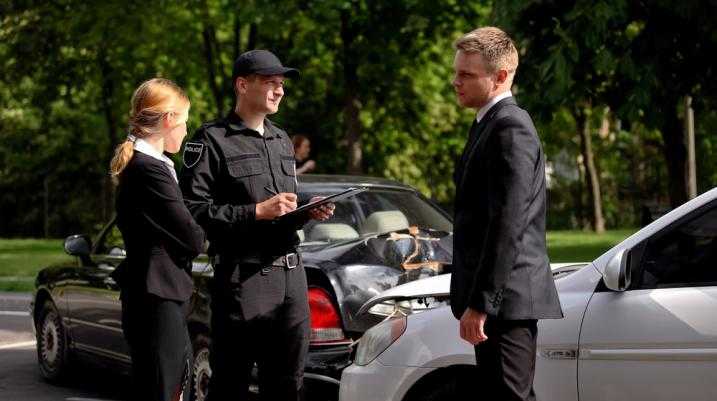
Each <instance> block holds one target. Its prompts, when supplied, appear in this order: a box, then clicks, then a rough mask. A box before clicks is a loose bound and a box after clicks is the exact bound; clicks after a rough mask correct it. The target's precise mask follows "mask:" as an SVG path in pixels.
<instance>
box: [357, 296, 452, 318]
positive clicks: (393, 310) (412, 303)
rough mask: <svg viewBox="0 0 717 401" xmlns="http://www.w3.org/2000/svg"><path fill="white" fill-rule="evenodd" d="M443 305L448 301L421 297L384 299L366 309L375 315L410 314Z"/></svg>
mask: <svg viewBox="0 0 717 401" xmlns="http://www.w3.org/2000/svg"><path fill="white" fill-rule="evenodd" d="M445 305H448V303H447V302H445V301H442V300H439V299H436V298H434V297H422V298H416V299H410V300H404V301H398V302H396V301H395V300H386V301H383V302H381V303H378V304H376V305H374V306H372V307H371V309H369V310H368V313H370V314H372V315H377V316H392V315H395V314H397V313H398V314H402V315H412V314H414V313H419V312H425V311H427V310H431V309H435V308H438V307H440V306H445Z"/></svg>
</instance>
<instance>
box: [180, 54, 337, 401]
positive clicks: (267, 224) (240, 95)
mask: <svg viewBox="0 0 717 401" xmlns="http://www.w3.org/2000/svg"><path fill="white" fill-rule="evenodd" d="M298 73H299V72H298V71H297V70H296V69H294V68H287V67H284V66H283V65H282V64H281V62H280V61H279V59H278V58H277V57H276V56H275V55H274V54H272V53H271V52H269V51H266V50H252V51H249V52H246V53H243V54H242V55H240V56H239V57H238V58H237V59H236V61H235V63H234V71H233V74H232V82H233V86H234V91H235V93H236V106H235V108H234V110H233V111H232V112H231V113H230V114H229V115H228V116H226V117H225V118H220V119H218V120H214V121H211V122H208V123H205V124H203V125H202V126H201V128H199V129H198V130H197V132H196V134H195V135H194V137H193V139H192V141H190V142H187V144H186V145H185V148H184V153H183V158H184V168H183V169H182V173H181V179H180V185H181V187H182V192H183V193H184V199H185V202H186V204H187V206H188V208H189V210H190V211H191V212H192V214H193V216H194V218H195V219H196V220H197V222H198V223H199V224H200V225H201V226H202V227H204V228H205V230H206V231H207V234H208V237H209V240H210V244H211V245H210V249H209V254H210V256H213V257H214V266H215V271H214V279H213V281H212V284H211V296H212V304H211V305H212V352H211V360H210V364H211V368H212V378H211V381H210V383H209V394H208V399H209V400H211V401H220V400H228V399H231V400H236V399H247V398H248V395H249V394H248V391H249V380H250V374H251V370H252V367H253V365H254V363H255V362H256V364H257V366H258V372H259V393H260V396H261V399H263V400H272V401H278V400H298V399H301V397H302V387H303V373H304V359H305V357H306V353H307V352H308V346H309V338H308V337H309V306H308V301H307V291H308V290H307V285H306V274H305V272H304V268H303V265H302V263H301V257H300V255H299V254H298V252H297V245H298V242H299V239H298V236H297V234H296V230H297V229H299V228H301V226H302V225H303V224H304V223H305V222H306V221H308V220H309V219H310V218H313V219H319V220H324V219H327V218H329V217H330V216H331V215H332V213H333V206H332V205H331V206H324V207H321V208H315V209H312V210H311V211H310V212H308V213H306V214H304V215H298V216H293V215H289V216H284V217H281V216H283V215H284V214H286V213H288V212H290V211H292V210H294V209H296V206H297V195H296V192H297V186H298V182H297V180H296V171H295V165H294V150H293V145H292V142H291V140H290V139H289V137H288V135H287V134H286V132H284V131H283V130H282V129H281V128H279V127H278V126H276V125H274V124H273V123H272V122H271V121H269V120H268V119H267V118H266V116H267V115H269V114H274V113H276V112H277V111H278V109H279V102H280V101H281V99H282V97H283V95H284V89H283V85H284V79H285V78H287V77H291V78H293V77H297V76H298Z"/></svg>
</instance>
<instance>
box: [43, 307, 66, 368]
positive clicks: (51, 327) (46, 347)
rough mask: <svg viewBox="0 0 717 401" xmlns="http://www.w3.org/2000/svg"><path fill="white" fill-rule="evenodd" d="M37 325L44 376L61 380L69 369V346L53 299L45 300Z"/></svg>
mask: <svg viewBox="0 0 717 401" xmlns="http://www.w3.org/2000/svg"><path fill="white" fill-rule="evenodd" d="M38 322H39V323H38V326H37V330H36V331H37V361H38V363H39V365H40V372H41V373H42V376H43V377H44V378H45V379H47V380H49V381H52V382H58V381H61V379H63V378H65V377H66V376H67V372H68V370H69V356H70V352H69V348H68V344H67V333H66V332H65V327H64V326H63V324H62V317H60V314H59V313H58V312H57V308H56V307H55V305H54V304H53V303H52V302H51V301H45V304H44V305H43V306H42V310H41V312H40V319H39V321H38Z"/></svg>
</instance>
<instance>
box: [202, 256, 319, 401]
mask: <svg viewBox="0 0 717 401" xmlns="http://www.w3.org/2000/svg"><path fill="white" fill-rule="evenodd" d="M237 268H238V269H239V271H238V274H237V272H236V270H235V269H237ZM232 271H233V273H231V272H232ZM217 273H219V274H217ZM222 273H224V274H222ZM237 276H238V280H232V279H231V278H230V277H237ZM214 277H215V278H214V280H215V281H214V283H213V284H212V349H211V357H210V366H211V368H212V377H211V380H210V382H209V393H208V395H207V399H208V400H210V401H223V400H232V401H235V400H247V399H249V384H250V379H251V371H252V368H253V366H254V363H256V364H257V367H258V374H259V395H260V399H261V400H267V401H268V400H271V401H294V400H301V399H303V379H304V364H305V359H306V354H307V352H308V349H309V303H308V299H307V285H306V273H305V272H304V268H303V267H302V266H298V267H296V268H294V269H290V270H289V269H286V268H284V267H277V266H273V267H270V268H267V267H265V266H258V265H241V266H238V267H231V268H227V266H218V268H217V270H216V272H215V276H214Z"/></svg>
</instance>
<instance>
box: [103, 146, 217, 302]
mask: <svg viewBox="0 0 717 401" xmlns="http://www.w3.org/2000/svg"><path fill="white" fill-rule="evenodd" d="M116 208H117V227H118V228H119V229H120V231H121V232H122V237H123V239H124V243H125V247H126V251H127V258H126V259H125V261H124V262H123V263H122V264H121V265H120V266H118V268H117V269H116V270H115V272H114V273H113V277H115V279H116V280H117V281H118V283H119V285H120V287H121V288H122V290H123V291H141V292H144V291H146V292H148V293H150V294H154V295H157V296H159V297H160V298H164V299H171V300H176V301H186V300H187V299H189V297H190V296H191V295H192V291H193V289H194V283H193V280H192V276H191V266H192V264H191V262H192V259H194V257H196V256H197V255H198V254H199V253H201V252H202V251H203V250H204V231H202V229H201V228H200V227H199V225H198V224H197V223H195V222H194V219H193V218H192V216H191V215H190V214H189V211H188V210H187V208H186V206H185V205H184V200H183V199H182V192H181V191H180V189H179V185H178V184H177V182H176V181H175V180H174V178H173V177H172V175H171V173H170V172H169V169H168V167H167V166H166V165H165V164H164V163H162V162H161V161H159V160H157V159H155V158H153V157H150V156H147V155H145V154H143V153H141V152H138V151H135V152H134V156H133V157H132V159H131V160H130V162H129V163H128V164H127V167H126V168H125V169H124V170H123V171H122V173H121V174H120V180H119V187H118V190H117V203H116Z"/></svg>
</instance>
